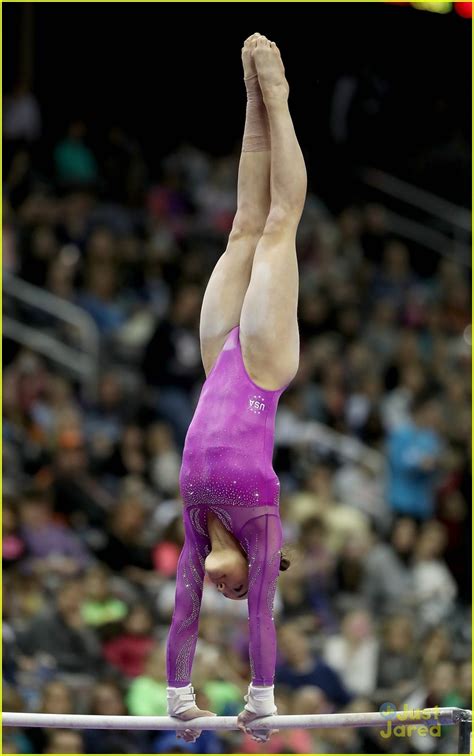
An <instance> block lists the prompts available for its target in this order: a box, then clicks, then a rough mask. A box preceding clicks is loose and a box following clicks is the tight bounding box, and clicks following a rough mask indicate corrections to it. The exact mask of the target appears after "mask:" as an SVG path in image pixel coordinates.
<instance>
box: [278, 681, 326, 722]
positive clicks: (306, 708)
mask: <svg viewBox="0 0 474 756" xmlns="http://www.w3.org/2000/svg"><path fill="white" fill-rule="evenodd" d="M291 706H292V713H294V714H298V715H300V716H301V715H304V714H324V713H325V712H327V711H328V709H329V707H330V704H329V701H328V699H327V698H326V696H325V695H324V693H323V691H322V690H321V688H317V687H316V686H315V685H304V686H303V687H302V688H298V689H297V690H296V691H294V693H293V694H292V696H291ZM278 713H279V714H280V713H283V712H280V709H278Z"/></svg>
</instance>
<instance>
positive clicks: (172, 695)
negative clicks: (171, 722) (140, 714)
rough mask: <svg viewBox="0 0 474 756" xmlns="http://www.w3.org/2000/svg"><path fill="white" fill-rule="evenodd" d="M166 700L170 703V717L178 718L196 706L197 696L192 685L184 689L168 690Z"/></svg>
mask: <svg viewBox="0 0 474 756" xmlns="http://www.w3.org/2000/svg"><path fill="white" fill-rule="evenodd" d="M166 699H167V701H168V714H169V716H170V717H177V716H179V715H180V714H182V713H183V712H184V711H187V710H188V709H192V708H193V706H196V696H195V694H194V688H193V686H192V685H191V684H189V685H185V686H184V687H182V688H170V687H168V688H166Z"/></svg>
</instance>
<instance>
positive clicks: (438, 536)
mask: <svg viewBox="0 0 474 756" xmlns="http://www.w3.org/2000/svg"><path fill="white" fill-rule="evenodd" d="M445 548H446V530H445V528H444V527H443V525H441V523H439V522H437V521H436V520H433V521H432V522H428V523H426V524H425V525H424V526H423V528H422V530H421V533H420V537H419V539H418V542H417V544H416V556H417V557H418V558H419V559H438V558H439V557H440V556H442V554H443V552H444V550H445Z"/></svg>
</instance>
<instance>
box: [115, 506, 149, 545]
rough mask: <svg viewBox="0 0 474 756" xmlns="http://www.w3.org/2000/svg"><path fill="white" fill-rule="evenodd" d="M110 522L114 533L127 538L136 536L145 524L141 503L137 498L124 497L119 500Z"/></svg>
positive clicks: (143, 509)
mask: <svg viewBox="0 0 474 756" xmlns="http://www.w3.org/2000/svg"><path fill="white" fill-rule="evenodd" d="M112 523H113V528H114V531H115V532H116V533H119V534H120V535H122V536H124V537H127V538H134V537H135V538H136V537H137V536H139V535H140V533H141V532H142V530H143V527H144V524H145V508H144V506H143V504H141V502H140V501H139V500H137V499H126V500H125V501H122V502H120V504H119V505H118V507H117V509H116V510H115V512H114V514H113V520H112Z"/></svg>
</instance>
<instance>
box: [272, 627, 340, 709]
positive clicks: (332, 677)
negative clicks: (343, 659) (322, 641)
mask: <svg viewBox="0 0 474 756" xmlns="http://www.w3.org/2000/svg"><path fill="white" fill-rule="evenodd" d="M278 640H279V652H280V654H281V657H282V660H281V662H280V663H279V664H278V665H277V673H276V680H277V682H278V683H279V684H280V685H287V686H288V687H289V688H292V689H297V688H300V687H302V686H303V685H311V686H315V687H316V688H320V689H321V690H322V692H323V693H324V695H325V696H326V698H327V699H328V700H329V701H330V702H331V704H333V705H335V706H345V704H347V703H349V701H350V700H351V697H352V695H351V693H350V692H349V691H348V690H347V689H346V688H345V686H344V684H343V682H342V681H341V679H340V677H339V675H338V673H337V672H336V671H335V670H334V669H332V667H330V666H329V665H328V664H326V662H324V661H323V660H322V659H320V658H318V657H317V656H316V655H315V654H313V653H312V652H311V650H310V647H309V643H308V639H307V637H306V635H305V634H303V633H302V632H301V631H299V630H298V629H297V628H296V627H295V626H294V625H293V626H292V625H289V624H287V625H286V626H284V627H282V628H281V629H280V632H279V634H278Z"/></svg>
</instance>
